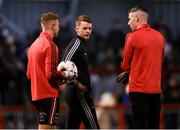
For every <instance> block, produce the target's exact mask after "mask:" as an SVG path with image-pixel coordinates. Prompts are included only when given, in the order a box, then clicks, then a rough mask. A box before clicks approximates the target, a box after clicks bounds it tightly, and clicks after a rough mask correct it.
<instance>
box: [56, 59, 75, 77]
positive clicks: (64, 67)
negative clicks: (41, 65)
mask: <svg viewBox="0 0 180 130" xmlns="http://www.w3.org/2000/svg"><path fill="white" fill-rule="evenodd" d="M57 70H58V71H66V72H68V73H69V75H68V77H77V76H78V70H77V67H76V65H75V63H74V62H72V61H69V60H68V61H62V62H60V63H59V65H58V67H57Z"/></svg>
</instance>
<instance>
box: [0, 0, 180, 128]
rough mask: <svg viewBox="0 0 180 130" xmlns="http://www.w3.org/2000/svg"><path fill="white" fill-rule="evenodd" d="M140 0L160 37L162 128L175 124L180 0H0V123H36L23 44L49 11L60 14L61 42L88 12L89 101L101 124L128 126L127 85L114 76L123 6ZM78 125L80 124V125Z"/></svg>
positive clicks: (179, 92)
mask: <svg viewBox="0 0 180 130" xmlns="http://www.w3.org/2000/svg"><path fill="white" fill-rule="evenodd" d="M135 5H143V6H145V7H146V8H147V9H148V10H149V12H150V18H149V23H150V25H151V26H152V27H153V28H155V29H157V30H159V31H160V32H161V33H162V34H163V35H164V37H165V39H166V43H165V60H164V69H163V78H162V102H163V104H162V112H161V124H160V126H161V128H164V129H165V128H174V129H178V128H180V25H179V23H180V14H179V12H180V0H0V128H1V129H4V128H13V129H16V128H17V129H18V128H19V129H23V128H29V129H30V128H36V125H37V121H36V120H37V117H36V114H37V113H36V112H35V111H34V108H33V107H32V106H31V97H30V84H29V81H27V79H26V64H27V57H26V53H27V49H28V47H29V46H30V45H31V43H32V41H33V40H34V39H35V38H36V37H37V36H38V35H39V32H40V24H39V18H40V16H41V14H42V13H43V12H46V11H54V12H56V13H58V14H59V15H60V16H61V30H60V34H59V36H58V38H56V39H55V41H56V43H57V45H58V47H59V49H60V59H61V56H62V54H63V52H64V48H65V47H66V46H67V44H68V42H69V41H70V40H71V38H72V36H73V34H74V19H75V17H76V16H77V15H80V14H86V15H89V16H91V17H92V19H93V23H94V30H93V35H92V37H91V40H90V41H89V44H88V46H89V61H90V70H91V78H92V88H93V95H94V101H95V103H96V105H97V114H98V120H99V123H100V126H101V128H107V129H108V128H109V129H112V128H126V129H128V128H131V125H132V124H131V110H130V109H129V105H128V94H127V85H122V84H121V85H118V84H116V82H115V77H116V75H117V74H118V66H119V64H120V61H121V53H122V49H123V46H124V39H125V34H126V33H127V32H129V31H130V29H129V28H128V26H127V21H128V13H127V12H128V9H129V8H131V7H133V6H135ZM60 103H61V111H60V116H59V123H58V128H64V122H65V115H66V111H65V110H66V104H65V103H64V101H63V94H62V95H61V102H60ZM82 128H83V126H82Z"/></svg>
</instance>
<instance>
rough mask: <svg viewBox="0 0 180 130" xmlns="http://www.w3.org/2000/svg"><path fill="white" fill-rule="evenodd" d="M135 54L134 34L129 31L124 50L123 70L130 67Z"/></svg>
mask: <svg viewBox="0 0 180 130" xmlns="http://www.w3.org/2000/svg"><path fill="white" fill-rule="evenodd" d="M132 56H133V41H132V35H131V34H130V33H128V34H127V35H126V41H125V47H124V50H123V60H122V62H121V67H120V68H121V69H120V70H121V71H127V70H129V69H130V65H131V60H132Z"/></svg>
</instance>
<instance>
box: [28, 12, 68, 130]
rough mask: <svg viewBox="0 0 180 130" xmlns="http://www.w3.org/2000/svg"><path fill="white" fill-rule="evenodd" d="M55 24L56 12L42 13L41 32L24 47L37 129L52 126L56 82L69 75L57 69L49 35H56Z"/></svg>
mask: <svg viewBox="0 0 180 130" xmlns="http://www.w3.org/2000/svg"><path fill="white" fill-rule="evenodd" d="M59 26H60V24H59V17H58V15H57V14H55V13H53V12H46V13H44V14H42V16H41V27H42V32H41V33H40V35H39V37H38V38H37V39H36V40H35V41H34V42H33V44H32V45H31V46H30V47H29V49H28V65H27V77H28V79H30V81H31V95H32V101H33V104H34V106H35V108H36V109H37V111H38V118H39V129H53V128H55V126H56V123H57V119H58V110H59V99H58V97H59V85H60V84H61V83H62V81H63V80H64V78H66V77H67V76H69V73H68V72H67V71H57V64H58V48H57V46H56V44H55V43H54V42H53V38H54V37H56V36H58V32H59V29H60V28H59Z"/></svg>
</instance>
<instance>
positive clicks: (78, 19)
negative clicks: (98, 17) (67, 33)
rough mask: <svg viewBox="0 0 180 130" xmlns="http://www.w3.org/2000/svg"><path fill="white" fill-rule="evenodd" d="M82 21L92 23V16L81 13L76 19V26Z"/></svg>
mask: <svg viewBox="0 0 180 130" xmlns="http://www.w3.org/2000/svg"><path fill="white" fill-rule="evenodd" d="M81 21H84V22H88V23H92V20H91V18H90V17H89V16H87V15H80V16H78V17H77V19H76V23H75V24H76V26H78V25H79V24H80V22H81Z"/></svg>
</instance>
